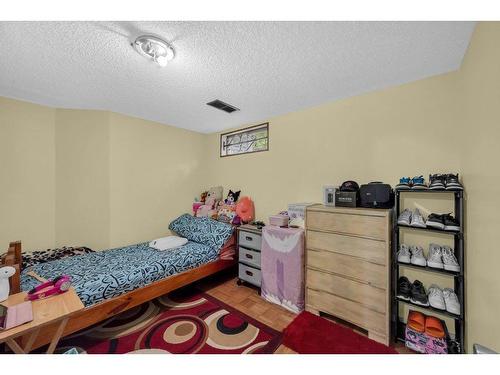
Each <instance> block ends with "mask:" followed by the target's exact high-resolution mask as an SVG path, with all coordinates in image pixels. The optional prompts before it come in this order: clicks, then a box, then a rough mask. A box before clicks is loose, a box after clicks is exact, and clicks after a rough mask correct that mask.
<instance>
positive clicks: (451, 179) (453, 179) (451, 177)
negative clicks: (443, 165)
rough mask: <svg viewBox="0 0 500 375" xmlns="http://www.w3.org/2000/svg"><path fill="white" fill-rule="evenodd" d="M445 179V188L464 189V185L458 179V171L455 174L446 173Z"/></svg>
mask: <svg viewBox="0 0 500 375" xmlns="http://www.w3.org/2000/svg"><path fill="white" fill-rule="evenodd" d="M445 179H446V190H464V187H463V186H462V184H461V183H460V181H458V173H457V174H451V173H450V174H447V175H446V176H445Z"/></svg>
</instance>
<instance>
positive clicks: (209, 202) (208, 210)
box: [196, 197, 217, 217]
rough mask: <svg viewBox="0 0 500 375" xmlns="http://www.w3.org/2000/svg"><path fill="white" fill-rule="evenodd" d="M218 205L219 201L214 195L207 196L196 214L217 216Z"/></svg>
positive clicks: (199, 215)
mask: <svg viewBox="0 0 500 375" xmlns="http://www.w3.org/2000/svg"><path fill="white" fill-rule="evenodd" d="M216 205H217V202H216V200H215V198H214V197H207V199H205V204H204V205H202V206H200V207H198V210H197V211H196V216H197V217H213V216H214V215H215V216H217V210H216V209H215V208H216Z"/></svg>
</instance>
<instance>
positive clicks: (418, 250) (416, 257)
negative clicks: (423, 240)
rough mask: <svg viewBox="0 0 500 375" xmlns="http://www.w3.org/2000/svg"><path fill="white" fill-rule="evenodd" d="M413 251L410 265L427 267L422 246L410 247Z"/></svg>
mask: <svg viewBox="0 0 500 375" xmlns="http://www.w3.org/2000/svg"><path fill="white" fill-rule="evenodd" d="M410 251H411V260H410V263H411V264H414V265H415V266H421V267H425V266H426V265H427V261H426V260H425V257H424V249H423V248H422V246H410Z"/></svg>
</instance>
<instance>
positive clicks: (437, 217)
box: [425, 214, 445, 230]
mask: <svg viewBox="0 0 500 375" xmlns="http://www.w3.org/2000/svg"><path fill="white" fill-rule="evenodd" d="M443 217H444V215H441V214H430V215H429V216H428V217H427V221H426V222H425V225H426V226H427V227H429V228H435V229H441V230H444V228H445V225H444V220H443Z"/></svg>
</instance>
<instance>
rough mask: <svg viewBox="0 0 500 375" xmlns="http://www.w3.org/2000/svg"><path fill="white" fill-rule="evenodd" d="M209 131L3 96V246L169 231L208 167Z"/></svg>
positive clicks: (121, 240) (111, 240)
mask: <svg viewBox="0 0 500 375" xmlns="http://www.w3.org/2000/svg"><path fill="white" fill-rule="evenodd" d="M204 138H205V136H204V135H203V134H199V133H194V132H191V131H187V130H182V129H178V128H173V127H169V126H165V125H161V124H158V123H154V122H150V121H145V120H140V119H136V118H131V117H127V116H122V115H118V114H114V113H110V112H104V111H84V110H69V109H52V108H47V107H43V106H38V105H33V104H30V103H25V102H21V101H16V100H11V99H6V98H0V139H1V140H2V144H1V146H2V147H1V148H0V173H1V176H2V177H3V180H2V184H1V185H0V207H1V210H0V246H1V247H0V249H2V250H0V253H2V252H3V250H4V249H6V248H7V246H8V243H9V242H10V241H13V240H17V239H20V240H22V241H23V249H24V250H25V251H32V250H35V249H43V248H52V247H55V246H88V247H91V248H93V249H96V250H101V249H107V248H110V247H115V246H121V245H126V244H131V243H137V242H139V241H147V240H150V239H153V238H157V237H161V236H164V235H165V234H166V233H169V232H168V224H169V223H170V221H171V220H172V219H174V218H175V217H177V216H178V215H180V214H182V213H184V212H190V211H191V203H192V201H193V198H194V197H195V196H196V195H198V194H199V190H200V186H201V185H203V182H202V181H204V180H205V178H204V176H206V165H205V164H204V153H205V148H204V147H205V145H204V142H203V141H204Z"/></svg>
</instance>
